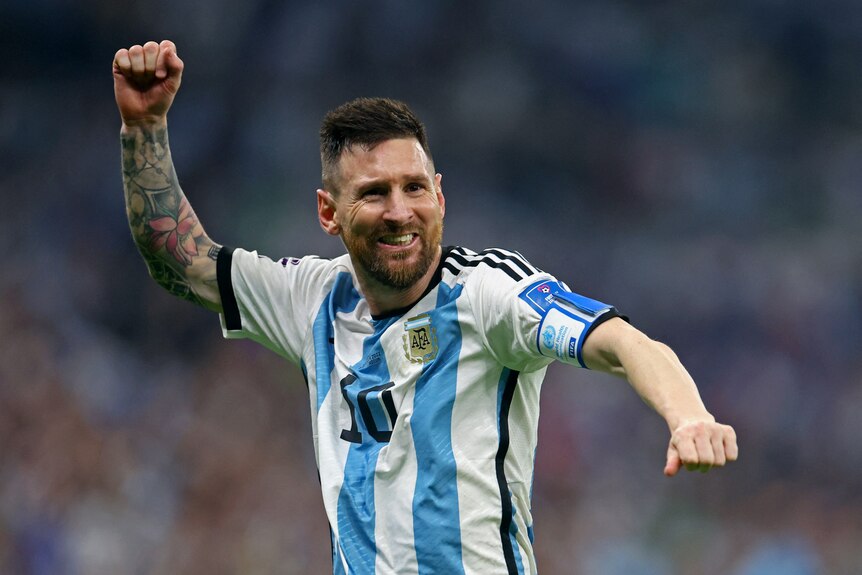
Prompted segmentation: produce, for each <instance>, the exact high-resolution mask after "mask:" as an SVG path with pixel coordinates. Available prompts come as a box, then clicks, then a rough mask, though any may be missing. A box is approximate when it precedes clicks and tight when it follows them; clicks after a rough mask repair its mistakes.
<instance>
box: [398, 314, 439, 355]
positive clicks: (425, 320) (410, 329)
mask: <svg viewBox="0 0 862 575" xmlns="http://www.w3.org/2000/svg"><path fill="white" fill-rule="evenodd" d="M404 353H405V354H406V355H407V359H409V360H410V361H412V362H413V363H428V362H429V361H431V360H432V359H434V358H435V357H437V330H436V329H434V326H433V325H431V316H430V315H428V314H427V313H423V314H422V315H417V316H416V317H411V318H409V319H408V320H407V321H405V322H404Z"/></svg>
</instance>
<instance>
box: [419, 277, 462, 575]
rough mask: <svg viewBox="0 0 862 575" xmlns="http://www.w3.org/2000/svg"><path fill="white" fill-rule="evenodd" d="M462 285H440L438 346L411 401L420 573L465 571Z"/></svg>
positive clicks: (434, 317)
mask: <svg viewBox="0 0 862 575" xmlns="http://www.w3.org/2000/svg"><path fill="white" fill-rule="evenodd" d="M461 287H462V286H460V285H459V286H457V287H456V288H454V289H451V288H449V286H447V285H446V284H443V283H441V284H440V285H439V288H438V293H437V308H436V309H435V310H434V311H433V312H431V326H432V328H434V329H435V330H436V332H437V342H438V346H439V350H438V352H437V356H436V358H435V359H434V360H433V361H432V362H431V363H429V364H428V365H426V366H425V367H424V369H423V372H422V375H421V376H420V377H419V380H418V381H417V382H416V395H415V398H414V400H413V416H412V418H411V424H412V428H413V443H414V445H415V449H416V463H417V474H416V490H415V492H414V494H413V535H414V545H415V547H416V559H417V561H418V563H419V573H420V575H424V574H429V575H430V574H437V573H446V574H447V575H457V574H459V573H464V566H463V562H462V558H461V520H460V515H459V512H458V485H457V482H456V479H457V477H456V471H457V467H456V464H455V456H454V454H453V452H452V406H453V405H454V403H455V391H456V384H457V377H456V374H457V369H458V359H459V356H460V353H461V325H460V324H459V322H458V310H457V308H456V304H455V300H456V299H457V298H458V296H459V295H460V294H461Z"/></svg>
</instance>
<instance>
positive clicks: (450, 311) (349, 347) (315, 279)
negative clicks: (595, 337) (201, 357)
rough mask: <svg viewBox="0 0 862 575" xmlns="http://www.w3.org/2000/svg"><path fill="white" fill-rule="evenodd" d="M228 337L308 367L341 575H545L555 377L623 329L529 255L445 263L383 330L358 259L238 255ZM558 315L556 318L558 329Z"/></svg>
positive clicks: (462, 256) (232, 260) (228, 304)
mask: <svg viewBox="0 0 862 575" xmlns="http://www.w3.org/2000/svg"><path fill="white" fill-rule="evenodd" d="M217 267H218V281H219V290H220V293H221V296H222V305H223V313H222V315H221V321H222V329H223V333H224V335H225V337H227V338H250V339H252V340H255V341H258V342H260V343H261V344H263V345H265V346H266V347H268V348H270V349H272V350H273V351H275V352H276V353H278V354H280V355H282V356H284V357H285V358H287V359H288V360H290V361H291V362H293V363H296V364H298V365H299V366H300V367H301V368H302V371H303V374H304V376H305V379H306V381H307V383H308V393H309V407H310V410H311V422H312V433H313V438H314V451H315V457H316V460H317V466H318V471H319V476H320V483H321V490H322V494H323V502H324V507H325V509H326V513H327V516H328V519H329V525H330V528H331V535H332V549H333V573H334V574H358V575H365V574H398V575H404V574H413V573H416V574H420V573H421V574H446V575H455V574H460V573H465V574H466V573H475V574H481V575H486V574H489V573H509V574H534V573H536V565H535V559H534V556H533V547H532V524H533V520H532V517H531V514H530V496H531V487H532V480H533V461H534V454H535V450H536V432H537V427H538V417H539V392H540V389H541V384H542V379H543V377H544V375H545V370H546V368H547V365H548V364H549V363H550V362H551V361H552V360H553V359H560V360H562V361H566V362H569V363H573V364H575V365H581V366H583V360H582V358H581V355H580V350H581V345H582V344H583V340H584V339H585V338H586V335H587V334H588V333H589V330H590V329H591V328H592V327H594V326H595V325H597V324H598V323H599V322H601V321H603V320H605V319H607V318H609V317H614V316H616V315H617V314H616V311H615V310H614V309H613V308H612V307H610V306H608V305H605V304H602V303H600V302H596V301H594V300H590V299H588V298H584V297H582V296H578V295H576V294H572V293H571V292H569V291H568V289H567V288H566V287H565V286H564V285H563V284H560V283H559V282H557V280H555V279H554V278H553V277H552V276H550V275H549V274H547V273H544V272H542V271H540V270H538V269H536V268H534V267H533V266H532V265H530V264H529V263H528V262H527V261H526V260H525V259H524V258H523V257H522V256H520V255H519V254H518V253H516V252H510V251H506V250H502V249H488V250H485V251H482V252H480V253H476V252H473V251H470V250H467V249H465V248H460V247H456V248H444V251H443V256H442V258H441V261H440V265H439V267H438V269H437V270H436V274H435V276H434V278H433V279H432V280H431V282H430V284H429V286H428V289H427V290H426V292H425V294H424V295H423V296H422V297H421V298H420V299H419V301H417V302H416V303H415V304H413V305H412V306H410V307H409V308H408V309H402V310H397V311H395V312H392V313H389V314H387V315H385V316H382V317H378V316H372V314H371V312H370V310H369V307H368V303H367V302H366V300H365V299H364V298H363V297H362V295H361V294H360V292H359V290H358V284H357V282H356V278H355V273H354V270H353V266H352V264H351V261H350V258H349V256H347V255H344V256H341V257H338V258H335V259H331V260H328V259H321V258H318V257H316V256H307V257H304V258H301V259H299V258H283V259H281V260H277V261H273V260H271V259H269V258H265V257H261V256H258V255H257V254H256V253H255V252H247V251H244V250H240V249H236V250H233V249H231V248H223V249H222V251H221V253H220V254H219V259H218V264H217ZM554 314H556V315H554Z"/></svg>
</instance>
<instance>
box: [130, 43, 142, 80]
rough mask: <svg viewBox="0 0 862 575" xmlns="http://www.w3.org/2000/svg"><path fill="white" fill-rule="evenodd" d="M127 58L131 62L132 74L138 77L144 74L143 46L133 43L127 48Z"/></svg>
mask: <svg viewBox="0 0 862 575" xmlns="http://www.w3.org/2000/svg"><path fill="white" fill-rule="evenodd" d="M129 60H130V61H131V63H132V75H133V76H136V77H138V78H140V77H141V76H143V74H144V70H145V69H146V67H145V66H144V47H143V46H141V45H140V44H135V45H134V46H132V47H131V48H129Z"/></svg>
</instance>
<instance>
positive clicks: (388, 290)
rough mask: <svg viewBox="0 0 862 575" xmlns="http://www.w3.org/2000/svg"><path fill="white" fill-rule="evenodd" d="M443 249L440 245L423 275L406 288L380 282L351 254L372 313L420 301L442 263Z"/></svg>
mask: <svg viewBox="0 0 862 575" xmlns="http://www.w3.org/2000/svg"><path fill="white" fill-rule="evenodd" d="M442 251H443V250H442V248H441V247H439V246H438V248H437V254H436V255H435V256H434V259H433V261H432V262H431V265H429V266H428V269H427V270H426V271H425V273H424V274H423V275H422V277H421V278H419V280H418V281H416V282H415V283H413V285H411V286H409V287H407V288H404V289H398V288H394V287H392V286H388V285H384V284H382V283H380V282H379V281H377V280H376V279H374V278H372V277H371V276H370V275H369V274H368V273H367V272H366V271H365V270H364V269H363V268H362V266H361V265H359V263H358V262H356V260H354V259H353V257H352V256H351V261H352V262H353V269H354V270H356V280H357V282H358V283H359V289H360V291H361V292H362V295H363V297H365V300H366V301H367V302H368V307H369V309H370V310H371V315H385V314H387V313H389V312H391V311H394V310H397V309H401V308H403V307H407V306H409V305H410V304H412V303H415V302H416V301H418V300H419V298H420V297H422V294H423V293H425V290H426V289H427V288H428V284H429V283H431V279H432V278H433V277H434V273H435V272H436V271H437V267H438V266H439V265H440V257H441V254H442Z"/></svg>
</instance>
